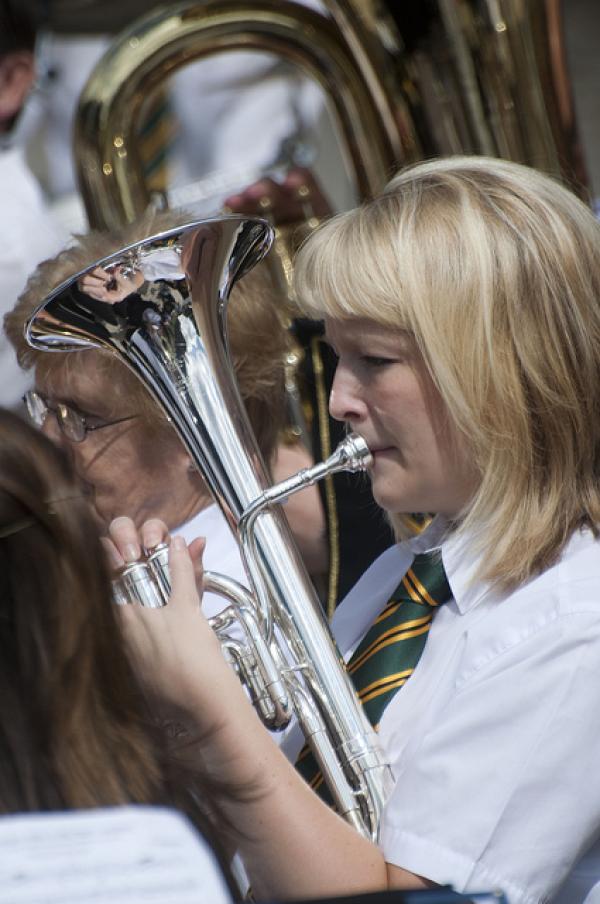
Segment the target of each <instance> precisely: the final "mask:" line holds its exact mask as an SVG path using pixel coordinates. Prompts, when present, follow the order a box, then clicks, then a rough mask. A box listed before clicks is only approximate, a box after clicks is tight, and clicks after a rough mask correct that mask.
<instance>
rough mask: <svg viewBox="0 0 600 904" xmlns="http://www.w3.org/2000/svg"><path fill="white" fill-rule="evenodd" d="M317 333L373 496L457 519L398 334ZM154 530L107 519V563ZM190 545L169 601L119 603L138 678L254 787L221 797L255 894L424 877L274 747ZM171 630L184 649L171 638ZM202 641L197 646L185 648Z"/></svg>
mask: <svg viewBox="0 0 600 904" xmlns="http://www.w3.org/2000/svg"><path fill="white" fill-rule="evenodd" d="M327 333H328V337H329V339H330V341H331V342H332V344H333V345H334V347H335V349H336V351H337V352H338V354H339V365H338V371H337V374H336V377H335V381H334V386H333V392H332V396H331V403H330V409H331V412H332V414H333V416H334V417H339V418H341V419H343V420H345V421H347V422H348V423H349V424H350V426H351V427H352V428H353V429H355V430H357V431H358V432H359V433H361V434H362V435H363V436H364V437H365V439H366V440H367V442H368V443H369V444H370V445H371V447H372V449H373V451H374V464H373V468H372V471H371V477H372V480H373V490H374V494H375V497H376V498H377V499H378V501H379V502H380V504H385V505H386V506H389V507H391V510H393V511H428V510H429V511H439V512H443V513H444V514H445V515H447V516H448V517H450V518H452V517H456V516H457V515H458V513H459V512H460V511H461V509H463V508H464V507H465V506H466V505H467V503H468V501H469V498H470V496H471V493H472V491H473V487H474V485H475V482H476V477H475V474H474V468H473V467H472V466H471V464H470V461H469V457H468V454H467V452H466V450H465V449H464V448H462V447H461V443H460V441H459V438H458V437H457V436H455V435H454V433H453V431H452V430H451V428H450V425H449V420H448V417H447V415H446V413H445V411H444V407H443V404H442V401H441V398H440V396H439V394H438V393H437V392H436V391H435V388H434V386H433V383H432V382H431V380H430V379H429V378H428V377H427V375H426V373H425V369H424V367H423V364H422V362H421V361H420V359H419V357H418V355H417V353H416V351H415V349H414V347H412V345H411V343H410V342H409V341H408V339H407V337H406V336H404V335H403V334H400V333H398V334H390V331H389V330H387V329H382V328H381V327H379V326H378V325H377V324H375V323H373V322H371V321H362V322H361V323H360V324H356V323H355V322H353V323H352V324H348V323H344V324H341V323H339V322H336V323H332V322H329V323H328V324H327ZM164 534H165V526H164V525H162V524H160V522H157V521H151V522H149V523H147V524H146V525H145V526H144V527H143V529H142V533H141V534H138V532H137V531H136V529H135V526H134V525H133V524H132V523H131V521H129V520H128V519H126V518H119V519H117V520H116V521H114V522H113V523H112V525H111V528H110V536H111V543H110V552H111V557H112V560H113V564H114V565H115V567H118V566H120V565H122V563H123V561H125V560H131V559H135V558H136V557H137V555H138V554H139V549H140V546H139V544H140V542H143V543H144V545H145V546H152V545H154V544H156V543H157V542H160V540H161V539H162V538H163V537H164ZM201 555H202V542H201V541H194V543H193V544H191V545H190V547H189V549H186V547H185V544H184V543H183V542H182V541H180V540H178V539H177V538H175V539H174V540H173V541H172V545H171V560H170V562H171V573H172V576H173V596H172V598H171V600H170V603H169V605H168V606H167V607H165V608H164V609H162V610H151V609H142V608H140V607H134V606H129V607H124V608H123V611H122V612H121V613H120V614H121V616H122V618H123V623H124V629H125V632H126V636H127V637H128V640H129V643H130V648H131V651H132V654H133V656H134V659H135V660H136V661H137V664H138V668H139V669H140V671H141V673H142V675H146V678H147V680H148V681H149V682H150V686H151V687H152V688H153V689H154V691H155V693H156V694H157V695H158V696H159V697H160V698H161V699H162V700H163V701H164V700H166V701H167V702H169V703H172V704H176V705H178V706H183V708H184V709H185V710H187V712H188V713H189V715H190V718H191V719H192V721H193V722H194V723H195V725H196V726H197V727H198V729H199V732H200V735H201V736H202V737H203V746H202V753H201V756H202V759H203V762H205V763H206V764H207V765H208V767H209V768H210V769H214V770H215V774H217V775H218V776H219V778H220V779H224V780H225V781H227V782H230V783H232V784H233V785H234V786H238V787H242V788H248V789H251V790H252V791H253V793H252V794H251V795H248V797H246V798H245V799H244V800H243V801H240V802H231V803H229V804H228V805H227V806H228V809H229V811H230V812H229V816H230V818H231V819H232V821H233V823H234V824H235V825H236V826H237V827H238V828H239V830H240V833H241V842H240V852H241V855H242V857H243V859H244V863H245V866H246V868H247V871H248V874H249V877H250V880H251V884H252V887H253V889H254V891H255V893H256V894H257V896H258V897H264V898H266V899H270V898H281V899H286V898H293V897H307V898H308V897H326V896H336V895H343V894H352V893H357V892H366V891H377V890H383V889H388V888H398V889H418V888H426V887H430V886H431V885H432V884H433V883H431V882H429V881H428V880H427V879H425V878H424V877H422V876H418V875H415V874H414V873H411V872H409V871H408V870H404V869H402V868H401V867H400V866H397V865H394V864H390V863H386V862H385V860H384V857H383V855H382V853H381V851H380V850H379V849H378V848H377V847H376V846H375V845H374V844H372V843H371V842H370V841H368V840H366V839H364V838H362V837H361V836H359V835H358V833H356V831H355V830H354V829H352V828H351V827H350V826H349V825H348V824H347V823H346V822H344V821H343V820H342V819H340V818H339V817H338V816H337V815H336V814H335V813H334V812H333V811H332V810H330V809H329V808H328V807H326V806H325V805H324V804H323V803H322V802H321V800H320V799H319V798H318V797H317V796H316V795H315V794H313V792H312V791H311V790H310V788H309V787H308V785H306V784H305V783H304V781H303V780H302V779H301V778H300V776H299V775H298V774H297V773H296V771H295V769H294V768H293V766H292V765H291V764H290V763H289V762H288V761H287V760H286V758H285V757H284V756H283V754H282V753H281V751H280V750H279V749H278V748H277V747H276V745H275V744H273V742H272V740H271V738H270V736H269V735H268V732H267V731H266V730H265V729H264V728H263V726H262V724H261V723H260V721H259V719H258V717H257V716H256V714H255V712H254V710H253V709H252V707H251V706H250V704H249V702H248V699H247V697H246V695H245V693H244V691H243V690H242V688H241V685H240V684H239V682H238V681H237V678H236V677H235V675H234V673H233V671H232V670H231V669H230V668H229V667H227V666H226V664H225V662H224V660H223V658H222V656H221V652H220V649H219V644H218V641H217V640H216V638H215V636H214V635H213V634H212V633H211V632H210V631H209V630H208V626H207V624H206V622H205V621H204V619H203V617H202V615H201V612H200V607H199V599H198V595H197V592H196V589H195V581H200V582H201ZM181 637H183V638H185V645H189V655H188V653H187V649H186V648H185V647H184V648H182V647H181V645H180V644H179V638H181ZM200 648H202V650H203V656H202V657H198V656H197V655H193V651H194V650H195V651H197V650H198V649H200ZM157 676H160V685H157V683H156V682H157ZM240 737H243V738H244V744H243V745H242V744H240ZM323 850H326V851H327V857H326V858H324V857H323V856H322V852H323ZM306 863H310V864H311V869H310V870H307V869H306V866H305V864H306Z"/></svg>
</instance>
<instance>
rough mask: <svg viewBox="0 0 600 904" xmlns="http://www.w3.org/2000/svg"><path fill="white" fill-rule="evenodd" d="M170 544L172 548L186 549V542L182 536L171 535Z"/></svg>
mask: <svg viewBox="0 0 600 904" xmlns="http://www.w3.org/2000/svg"><path fill="white" fill-rule="evenodd" d="M171 546H172V547H173V549H186V548H187V543H186V542H185V540H184V539H183V537H173V538H172V540H171Z"/></svg>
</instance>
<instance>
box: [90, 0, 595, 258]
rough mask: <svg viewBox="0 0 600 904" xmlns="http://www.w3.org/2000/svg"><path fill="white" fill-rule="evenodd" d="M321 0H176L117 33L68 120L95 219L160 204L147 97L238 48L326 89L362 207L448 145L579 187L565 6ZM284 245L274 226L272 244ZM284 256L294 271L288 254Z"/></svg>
mask: <svg viewBox="0 0 600 904" xmlns="http://www.w3.org/2000/svg"><path fill="white" fill-rule="evenodd" d="M323 2H324V6H325V8H326V12H323V13H319V12H316V11H314V10H312V9H309V8H307V7H305V6H304V5H303V4H302V3H299V2H293V0H253V2H249V0H248V2H244V0H204V2H198V0H196V2H194V0H185V2H179V3H174V4H170V5H169V6H168V7H163V8H159V9H157V10H155V11H153V12H151V13H149V14H148V15H146V16H143V17H141V18H140V19H138V20H136V21H135V22H134V23H133V24H132V25H131V26H130V27H129V28H127V29H126V30H124V31H123V32H121V33H120V34H119V35H118V36H117V38H116V39H115V41H114V42H113V43H112V45H111V46H110V48H109V49H108V51H107V52H106V54H105V55H104V56H103V57H102V59H101V60H100V61H99V62H98V64H97V65H96V67H95V68H94V70H93V72H92V74H91V75H90V78H89V80H88V82H87V84H86V86H85V88H84V90H83V92H82V95H81V97H80V100H79V104H78V109H77V112H76V116H75V122H74V133H73V136H74V154H75V162H76V169H77V178H78V182H79V187H80V190H81V194H82V198H83V201H84V205H85V208H86V211H87V215H88V219H89V222H90V225H91V226H92V227H93V228H99V229H102V228H112V227H115V226H121V225H124V224H125V223H128V222H131V221H133V220H135V219H136V218H137V217H138V216H139V215H141V214H142V213H143V212H144V210H145V209H146V208H147V207H148V205H149V204H150V203H152V202H153V201H154V200H156V199H155V198H153V195H152V192H151V190H150V188H149V186H148V184H147V183H146V181H145V177H144V173H143V166H142V160H141V157H140V153H139V147H138V145H139V142H138V133H137V131H136V127H137V126H138V125H139V123H140V120H141V119H142V118H143V115H144V112H145V110H146V109H147V106H146V105H147V102H148V98H149V97H151V96H152V94H153V92H155V91H156V90H159V89H162V88H163V87H164V85H165V82H166V81H167V80H168V79H169V78H170V77H171V76H172V75H174V74H175V73H176V72H177V71H178V70H180V69H181V68H182V67H184V66H186V65H188V64H189V63H190V62H193V61H195V60H200V59H203V58H205V57H207V56H210V55H212V54H215V53H218V52H220V51H224V50H235V49H243V50H248V49H250V50H259V51H267V52H272V53H274V54H277V55H280V56H281V57H282V58H283V59H284V60H286V61H288V62H289V63H291V64H293V65H295V66H297V67H298V68H299V69H300V70H301V71H302V72H303V73H304V74H306V75H308V76H309V77H310V78H312V79H314V81H315V82H317V83H318V84H319V85H321V87H322V88H323V89H324V91H325V93H326V95H327V97H328V99H329V102H330V106H331V113H332V115H333V118H334V120H335V122H336V124H337V128H338V132H339V134H340V136H341V144H342V146H343V148H344V152H345V157H346V158H347V160H348V162H349V168H350V171H351V174H352V178H353V180H354V183H355V193H356V196H357V198H358V199H359V200H361V199H364V198H367V197H369V196H370V195H372V194H373V193H375V192H377V191H379V190H380V189H381V188H382V187H383V186H384V184H385V182H386V181H387V180H388V178H389V177H390V175H391V174H393V172H394V171H395V170H396V169H397V168H398V167H399V166H401V165H403V164H405V163H410V162H412V161H415V160H418V159H422V158H423V157H424V156H437V155H451V154H486V155H491V156H499V157H505V158H507V159H511V160H515V161H518V162H520V163H525V164H528V165H530V166H534V167H538V168H540V169H542V170H544V171H546V172H550V173H553V174H555V175H557V176H559V175H562V176H564V177H565V178H567V179H569V180H570V181H571V183H573V184H574V185H575V187H578V188H579V191H580V192H581V193H584V192H585V188H586V175H585V168H584V165H583V162H582V157H581V151H580V148H579V141H578V136H577V129H576V123H575V118H574V113H573V102H572V98H571V91H570V85H569V79H568V74H567V70H566V64H565V54H564V41H563V31H562V23H561V20H560V14H559V12H557V9H558V5H559V0H552V2H551V0H488V2H486V3H481V2H479V0H423V3H421V4H412V5H411V4H395V5H394V10H393V15H392V12H391V8H392V5H391V4H390V5H389V7H388V9H386V5H385V4H384V3H382V2H379V0H323ZM198 103H199V105H200V104H201V103H202V98H201V97H200V98H199V100H198ZM259 175H260V173H256V172H253V173H248V182H251V181H255V180H256V179H257V178H258V177H259ZM203 181H205V182H206V184H207V185H209V184H210V179H206V180H200V182H198V183H194V184H192V185H190V186H185V187H177V188H175V189H173V190H172V191H167V192H166V196H165V197H164V198H162V200H161V203H164V202H166V203H167V204H168V205H169V206H185V205H186V204H189V203H191V202H193V201H194V200H200V199H202V198H204V197H206V194H210V189H208V188H206V190H205V191H206V193H204V194H203V186H202V182H203ZM212 191H214V187H213V189H212ZM307 207H308V205H307ZM308 218H309V219H310V212H309V214H308ZM279 239H281V241H279ZM286 241H288V236H287V234H286V231H285V230H284V231H283V232H282V233H281V234H279V233H277V234H276V243H275V246H276V247H275V250H276V251H278V249H279V248H280V247H281V246H283V245H284V244H285V242H286ZM281 257H282V260H283V262H284V268H289V266H290V263H291V262H290V258H289V253H288V252H287V251H285V250H283V248H282V250H281Z"/></svg>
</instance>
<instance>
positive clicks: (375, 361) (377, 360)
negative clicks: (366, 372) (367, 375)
mask: <svg viewBox="0 0 600 904" xmlns="http://www.w3.org/2000/svg"><path fill="white" fill-rule="evenodd" d="M395 360H396V359H395V358H383V357H381V356H379V355H363V356H362V362H363V364H366V365H367V367H386V366H387V365H388V364H393V363H394V362H395Z"/></svg>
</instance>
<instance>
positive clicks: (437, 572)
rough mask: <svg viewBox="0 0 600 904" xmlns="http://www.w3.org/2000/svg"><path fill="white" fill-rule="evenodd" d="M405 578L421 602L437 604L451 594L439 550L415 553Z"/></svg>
mask: <svg viewBox="0 0 600 904" xmlns="http://www.w3.org/2000/svg"><path fill="white" fill-rule="evenodd" d="M407 578H408V579H409V580H410V582H411V584H412V586H413V588H414V589H415V590H416V591H417V593H418V595H419V597H421V600H422V602H424V603H428V604H429V605H430V606H439V605H440V604H441V603H445V602H447V601H448V600H449V599H450V597H451V596H452V590H451V589H450V584H449V583H448V579H447V577H446V572H445V571H444V564H443V562H442V555H441V553H440V551H439V550H434V551H432V552H423V553H419V554H418V555H416V556H415V557H414V559H413V563H412V565H411V567H410V568H409V570H408V573H407Z"/></svg>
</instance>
